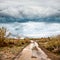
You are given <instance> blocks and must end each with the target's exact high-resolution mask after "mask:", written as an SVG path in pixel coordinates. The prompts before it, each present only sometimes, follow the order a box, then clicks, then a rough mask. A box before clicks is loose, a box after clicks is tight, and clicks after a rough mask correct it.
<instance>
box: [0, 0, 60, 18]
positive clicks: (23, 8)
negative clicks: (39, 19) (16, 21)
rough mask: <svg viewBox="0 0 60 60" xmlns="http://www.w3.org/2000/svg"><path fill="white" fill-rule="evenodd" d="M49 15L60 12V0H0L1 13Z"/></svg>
mask: <svg viewBox="0 0 60 60" xmlns="http://www.w3.org/2000/svg"><path fill="white" fill-rule="evenodd" d="M21 12H23V13H24V14H25V15H27V16H33V15H39V16H49V15H53V14H59V13H60V0H0V14H2V13H3V14H7V15H11V16H16V17H17V16H19V17H20V16H21Z"/></svg>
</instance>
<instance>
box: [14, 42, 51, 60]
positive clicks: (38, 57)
mask: <svg viewBox="0 0 60 60" xmlns="http://www.w3.org/2000/svg"><path fill="white" fill-rule="evenodd" d="M15 60H51V59H49V58H48V56H47V55H46V54H45V53H44V51H42V50H41V49H40V48H39V47H38V44H37V43H36V42H34V41H31V43H30V44H29V45H28V46H27V47H26V48H24V49H23V51H22V52H21V56H17V57H16V58H15Z"/></svg>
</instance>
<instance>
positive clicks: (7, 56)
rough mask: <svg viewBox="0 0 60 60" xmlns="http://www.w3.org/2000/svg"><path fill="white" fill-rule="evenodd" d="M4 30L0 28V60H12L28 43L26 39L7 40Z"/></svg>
mask: <svg viewBox="0 0 60 60" xmlns="http://www.w3.org/2000/svg"><path fill="white" fill-rule="evenodd" d="M10 35H11V33H8V34H7V30H6V28H4V27H2V28H0V60H12V59H13V58H14V57H15V56H16V55H17V54H18V53H19V52H20V51H22V49H23V48H24V47H25V46H27V45H28V44H29V43H30V41H29V39H28V38H25V39H20V38H16V39H15V38H9V36H10Z"/></svg>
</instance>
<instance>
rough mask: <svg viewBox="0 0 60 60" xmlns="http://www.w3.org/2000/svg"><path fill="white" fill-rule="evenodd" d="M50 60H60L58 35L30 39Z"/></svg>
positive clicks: (59, 37)
mask: <svg viewBox="0 0 60 60" xmlns="http://www.w3.org/2000/svg"><path fill="white" fill-rule="evenodd" d="M31 39H33V40H34V41H36V42H37V43H38V44H39V47H40V48H41V49H42V50H43V51H45V53H46V54H47V55H48V56H49V57H50V58H51V59H52V60H60V35H58V36H54V37H47V38H31Z"/></svg>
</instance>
